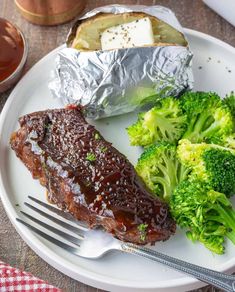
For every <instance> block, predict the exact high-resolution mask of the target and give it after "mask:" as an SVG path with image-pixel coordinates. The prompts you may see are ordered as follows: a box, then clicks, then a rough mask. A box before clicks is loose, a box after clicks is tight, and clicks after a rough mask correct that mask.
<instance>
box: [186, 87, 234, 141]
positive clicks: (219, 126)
mask: <svg viewBox="0 0 235 292" xmlns="http://www.w3.org/2000/svg"><path fill="white" fill-rule="evenodd" d="M180 106H181V108H182V110H183V112H184V113H185V114H186V115H187V130H186V131H185V133H184V135H183V137H182V138H183V139H188V140H190V141H192V142H193V143H198V142H202V141H204V142H212V143H221V142H220V141H221V140H223V138H224V136H227V135H229V134H231V133H232V132H233V117H232V115H231V112H230V109H229V107H228V106H227V105H226V104H225V103H223V102H222V100H221V99H220V97H219V96H218V95H217V94H215V93H212V92H187V93H185V94H184V95H183V96H182V97H181V98H180Z"/></svg>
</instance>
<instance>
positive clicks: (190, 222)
mask: <svg viewBox="0 0 235 292" xmlns="http://www.w3.org/2000/svg"><path fill="white" fill-rule="evenodd" d="M170 209H171V214H172V216H173V218H174V219H175V220H176V222H177V224H178V225H179V226H180V227H182V228H187V229H188V231H187V233H186V234H187V237H188V238H189V239H191V240H192V241H196V240H198V241H200V242H201V243H203V244H204V245H205V246H206V247H207V248H208V249H210V250H211V251H213V252H215V253H217V254H222V253H223V252H224V247H223V243H224V238H225V236H227V237H228V238H229V239H230V240H231V241H232V242H233V243H234V244H235V212H234V210H233V209H232V206H231V203H230V201H229V200H228V199H227V198H226V196H225V195H224V194H222V193H219V192H216V191H214V190H211V189H210V187H209V185H207V184H205V183H203V182H201V181H199V180H195V181H189V180H185V181H183V182H181V183H180V184H179V185H178V186H177V188H176V189H175V191H174V192H173V194H172V196H171V200H170Z"/></svg>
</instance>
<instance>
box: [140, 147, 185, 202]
mask: <svg viewBox="0 0 235 292" xmlns="http://www.w3.org/2000/svg"><path fill="white" fill-rule="evenodd" d="M136 171H137V173H138V174H139V176H140V177H142V179H143V180H144V182H145V183H146V185H147V186H148V188H149V189H150V190H151V191H152V192H153V193H154V194H155V195H157V196H159V197H161V198H163V199H164V200H169V198H170V196H171V194H172V192H173V190H174V189H175V187H176V186H177V184H178V183H179V182H180V181H181V180H183V179H184V178H185V177H187V174H188V169H187V168H185V167H183V166H182V165H181V164H180V163H179V161H178V159H177V157H176V146H175V145H172V144H169V143H166V142H165V143H161V144H157V145H152V146H151V147H149V148H147V149H145V151H144V152H143V153H142V155H141V156H140V158H139V160H138V163H137V165H136Z"/></svg>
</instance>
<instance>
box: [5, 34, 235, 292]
mask: <svg viewBox="0 0 235 292" xmlns="http://www.w3.org/2000/svg"><path fill="white" fill-rule="evenodd" d="M184 31H185V33H186V35H190V36H194V37H199V38H202V39H204V40H207V41H208V40H209V41H211V42H213V43H214V44H215V45H218V46H222V47H223V48H225V49H227V50H229V51H230V52H231V53H233V54H234V55H235V48H234V47H233V46H231V45H229V44H227V43H225V42H224V41H221V40H219V39H217V38H215V37H213V36H210V35H208V34H205V33H202V32H199V31H196V30H192V29H188V28H184ZM63 46H64V45H62V46H59V47H57V48H56V49H54V50H52V51H51V52H50V53H48V54H47V55H45V56H44V57H43V58H41V59H40V60H39V61H38V62H37V63H36V64H34V65H33V66H32V68H31V69H30V70H29V71H28V72H27V73H26V74H25V75H24V77H23V78H22V79H21V80H20V82H19V83H18V84H17V85H16V86H15V88H14V89H13V91H12V92H11V94H10V96H9V97H8V99H7V101H6V103H5V105H4V107H3V110H2V112H1V115H0V133H2V132H3V131H4V129H3V124H4V123H3V122H4V120H5V117H6V115H7V113H8V111H9V109H10V107H11V105H12V103H13V102H14V98H15V95H17V92H18V89H19V88H21V87H22V85H23V84H24V83H25V80H26V81H27V78H29V77H28V76H30V74H32V73H34V71H37V68H38V66H41V65H42V64H43V63H45V62H47V59H49V58H50V57H51V55H54V54H55V53H56V52H57V51H58V50H60V49H61V48H62V47H63ZM0 135H1V134H0ZM0 146H1V141H0ZM0 151H1V147H0ZM0 189H1V194H0V195H1V200H2V203H3V206H4V209H5V211H6V213H7V215H8V218H9V219H10V221H11V223H12V224H13V226H14V228H15V229H16V231H17V232H18V233H19V234H20V236H21V238H22V239H23V240H24V241H25V242H26V243H27V244H28V245H29V247H30V248H32V249H33V250H34V251H35V252H36V253H37V255H38V256H39V257H41V258H42V259H43V260H45V261H46V262H47V263H48V264H50V265H51V266H53V267H54V268H56V269H57V270H59V271H60V272H62V273H64V274H66V275H68V276H69V277H72V278H73V279H76V280H78V281H81V282H83V283H85V284H87V285H90V286H94V287H98V288H101V289H106V290H107V289H109V290H114V289H115V290H116V291H118V290H117V289H122V291H124V290H123V289H128V291H137V290H141V291H143V289H145V290H149V291H150V290H158V289H159V290H161V289H162V290H165V289H168V291H169V289H170V288H171V289H177V288H189V287H190V289H192V288H195V287H198V288H199V287H201V286H203V285H206V284H204V283H201V282H199V281H198V280H197V279H194V278H191V277H189V276H184V277H182V278H180V279H172V280H164V281H161V282H159V283H156V282H150V283H149V284H148V283H146V282H144V285H141V283H140V282H138V283H137V284H138V286H136V285H135V282H134V281H131V282H130V281H129V280H122V279H118V278H110V277H109V276H104V275H101V274H97V273H95V272H93V271H89V270H86V269H85V268H80V267H76V271H77V272H74V270H73V269H72V266H73V265H74V264H73V263H71V262H70V267H67V266H66V261H64V259H62V258H61V257H60V256H58V255H57V254H56V252H55V251H53V250H52V249H50V248H49V247H48V246H46V245H45V244H43V242H42V241H40V240H39V239H38V238H37V237H36V236H35V235H34V234H33V233H32V232H31V231H29V230H28V229H27V228H26V227H24V226H22V225H19V224H18V223H17V221H16V219H15V218H16V217H17V214H16V211H15V209H16V208H14V206H13V205H12V204H11V202H10V199H9V198H8V195H7V191H6V190H5V187H4V183H3V178H2V172H1V171H0ZM32 234H33V236H32ZM234 267H235V263H234V262H233V261H232V260H229V261H228V262H226V264H223V269H219V271H223V272H225V271H229V270H231V269H232V268H234ZM110 280H111V281H110ZM113 280H114V281H115V283H112V282H113Z"/></svg>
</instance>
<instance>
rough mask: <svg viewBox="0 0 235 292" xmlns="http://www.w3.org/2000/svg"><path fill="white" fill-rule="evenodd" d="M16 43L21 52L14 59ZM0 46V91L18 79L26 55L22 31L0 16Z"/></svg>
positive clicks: (26, 46) (25, 44) (26, 49)
mask: <svg viewBox="0 0 235 292" xmlns="http://www.w3.org/2000/svg"><path fill="white" fill-rule="evenodd" d="M19 40H20V41H19ZM19 42H20V43H19ZM4 44H5V45H4ZM7 44H9V47H8V46H7ZM18 45H19V46H21V54H20V56H19V58H17V59H15V58H14V54H13V53H12V52H15V51H17V47H18ZM1 46H2V47H3V48H4V49H3V50H2V51H0V93H1V92H4V91H6V90H7V89H9V88H10V87H12V86H13V85H14V84H15V83H16V82H17V81H18V80H19V78H20V77H21V75H22V72H23V68H24V65H25V62H26V59H27V55H28V44H27V41H26V39H25V37H24V35H23V33H22V32H21V31H20V30H19V28H18V27H17V26H15V25H13V24H12V23H10V22H9V21H8V20H6V19H3V18H0V49H1ZM1 77H2V78H1Z"/></svg>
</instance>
